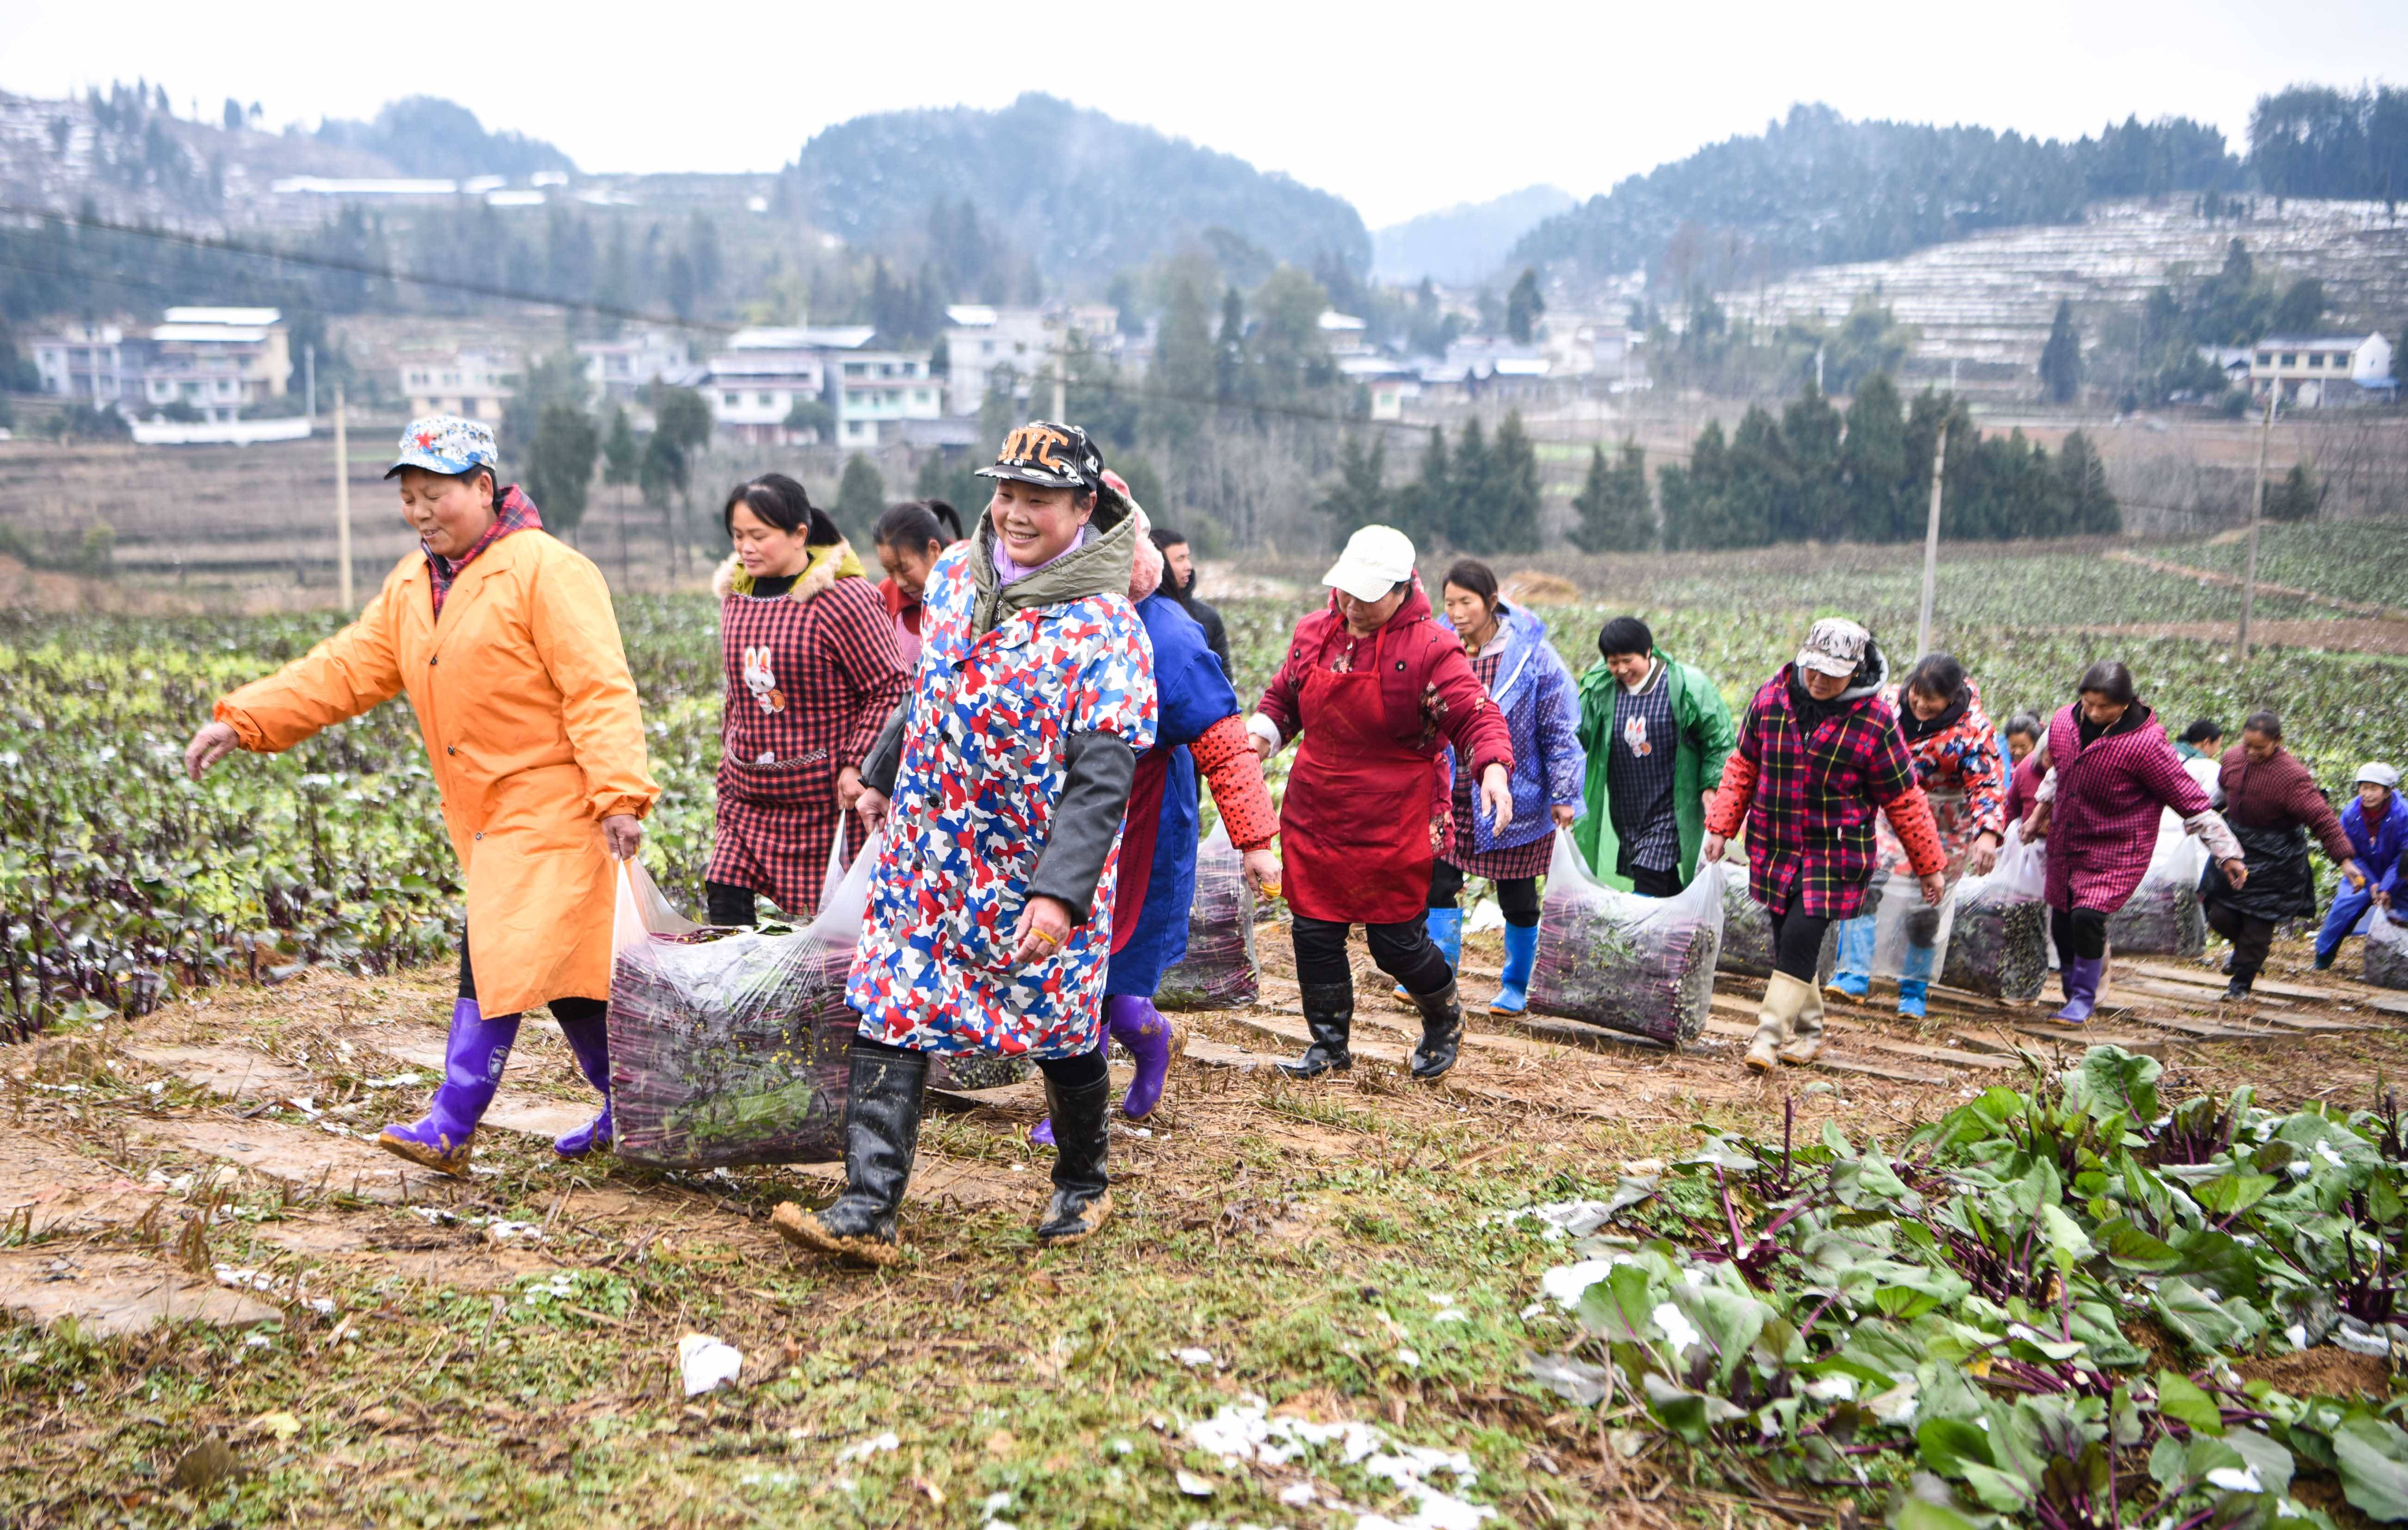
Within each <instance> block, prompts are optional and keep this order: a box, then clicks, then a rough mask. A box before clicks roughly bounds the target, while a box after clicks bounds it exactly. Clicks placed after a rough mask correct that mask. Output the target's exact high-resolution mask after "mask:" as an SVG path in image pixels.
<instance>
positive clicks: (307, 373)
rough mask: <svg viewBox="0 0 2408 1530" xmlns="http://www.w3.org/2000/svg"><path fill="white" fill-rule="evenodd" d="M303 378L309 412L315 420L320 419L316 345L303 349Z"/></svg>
mask: <svg viewBox="0 0 2408 1530" xmlns="http://www.w3.org/2000/svg"><path fill="white" fill-rule="evenodd" d="M301 376H302V379H303V382H302V384H301V386H302V392H303V393H304V394H305V395H306V396H307V398H308V415H309V418H311V419H313V420H314V419H316V418H317V417H318V347H317V346H316V345H315V344H314V343H312V344H306V345H304V346H302V347H301Z"/></svg>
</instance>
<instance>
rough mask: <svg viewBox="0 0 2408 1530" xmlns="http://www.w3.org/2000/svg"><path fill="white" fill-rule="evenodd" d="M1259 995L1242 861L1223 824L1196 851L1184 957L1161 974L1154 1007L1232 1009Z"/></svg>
mask: <svg viewBox="0 0 2408 1530" xmlns="http://www.w3.org/2000/svg"><path fill="white" fill-rule="evenodd" d="M1261 994H1262V964H1261V962H1260V961H1259V960H1256V958H1255V956H1254V889H1253V888H1249V887H1248V886H1246V863H1245V858H1244V857H1243V856H1241V855H1240V854H1239V853H1238V847H1237V846H1236V845H1235V844H1231V843H1230V841H1229V829H1228V825H1227V824H1226V823H1216V824H1214V825H1213V826H1212V832H1211V833H1210V834H1207V835H1205V836H1204V843H1203V844H1200V845H1198V846H1197V850H1196V901H1195V902H1194V903H1192V904H1190V905H1189V907H1188V912H1187V954H1186V955H1185V956H1183V957H1182V958H1180V959H1179V964H1178V965H1177V966H1175V967H1172V968H1171V969H1170V970H1169V971H1168V972H1166V973H1164V974H1162V981H1161V983H1160V984H1159V985H1158V986H1157V987H1156V989H1154V1004H1155V1005H1156V1006H1157V1007H1158V1008H1162V1009H1238V1008H1242V1007H1243V1006H1245V1005H1247V1004H1251V1003H1254V1001H1255V1000H1256V999H1257V998H1259V997H1260V996H1261Z"/></svg>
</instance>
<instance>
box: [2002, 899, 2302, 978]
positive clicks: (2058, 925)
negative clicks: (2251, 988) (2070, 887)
mask: <svg viewBox="0 0 2408 1530" xmlns="http://www.w3.org/2000/svg"><path fill="white" fill-rule="evenodd" d="M2048 933H2049V938H2050V939H2052V940H2054V941H2056V942H2057V965H2058V966H2060V967H2062V966H2064V965H2065V964H2066V963H2068V962H2071V961H2075V960H2081V961H2096V960H2099V959H2100V957H2103V956H2105V955H2106V954H2107V916H2106V915H2104V914H2101V913H2100V911H2099V910H2097V909H2095V908H2052V909H2050V910H2049V911H2048ZM2258 950H2259V952H2260V953H2261V954H2262V953H2263V952H2264V950H2265V947H2264V946H2262V945H2261V946H2259V947H2258Z"/></svg>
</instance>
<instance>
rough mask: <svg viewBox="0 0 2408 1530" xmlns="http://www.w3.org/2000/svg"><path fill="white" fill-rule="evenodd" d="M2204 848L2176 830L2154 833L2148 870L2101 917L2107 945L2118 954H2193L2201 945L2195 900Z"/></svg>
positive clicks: (2202, 929)
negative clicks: (2124, 897)
mask: <svg viewBox="0 0 2408 1530" xmlns="http://www.w3.org/2000/svg"><path fill="white" fill-rule="evenodd" d="M2206 864H2207V852H2206V851H2205V849H2204V848H2202V847H2201V846H2200V843H2199V841H2198V840H2196V839H2194V838H2192V837H2191V836H2190V835H2188V834H2185V833H2182V832H2180V831H2179V830H2178V829H2177V830H2176V831H2174V832H2171V833H2160V834H2159V835H2158V836H2157V850H2156V852H2155V853H2154V854H2152V855H2151V856H2150V858H2149V870H2148V873H2147V874H2146V875H2144V876H2143V877H2142V878H2141V885H2140V886H2139V887H2137V888H2133V889H2132V896H2131V897H2130V898H2129V899H2128V900H2127V901H2126V902H2125V903H2124V906H2123V907H2122V908H2119V909H2117V910H2116V911H2115V912H2114V913H2113V914H2110V915H2109V916H2107V945H2108V947H2109V949H2111V950H2112V951H2114V952H2115V953H2116V954H2118V955H2122V956H2175V957H2195V956H2197V955H2199V954H2200V952H2202V951H2204V950H2206V949H2207V914H2206V912H2205V911H2204V910H2203V909H2201V908H2200V903H2199V877H2200V872H2201V871H2202V870H2203V869H2205V867H2206Z"/></svg>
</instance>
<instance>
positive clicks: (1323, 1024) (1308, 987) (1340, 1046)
mask: <svg viewBox="0 0 2408 1530" xmlns="http://www.w3.org/2000/svg"><path fill="white" fill-rule="evenodd" d="M1303 990H1304V1024H1305V1029H1306V1030H1308V1031H1311V1032H1312V1046H1307V1047H1306V1048H1305V1049H1304V1055H1303V1056H1302V1057H1300V1058H1297V1060H1296V1061H1294V1062H1283V1063H1281V1064H1280V1065H1279V1070H1280V1072H1282V1073H1283V1074H1285V1075H1288V1076H1289V1077H1290V1078H1318V1077H1320V1076H1321V1075H1323V1074H1326V1073H1332V1072H1335V1073H1344V1072H1345V1071H1346V1070H1347V1069H1349V1068H1352V1067H1353V1066H1355V1054H1354V1053H1352V1052H1350V1051H1348V1050H1347V1049H1346V1039H1347V1037H1348V1036H1350V1035H1352V1034H1353V1033H1354V1030H1355V985H1354V984H1352V983H1307V984H1305V985H1304V986H1303Z"/></svg>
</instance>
